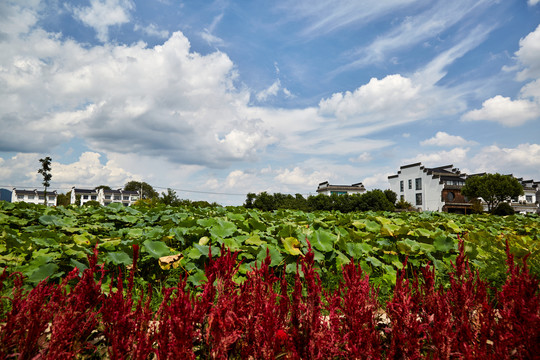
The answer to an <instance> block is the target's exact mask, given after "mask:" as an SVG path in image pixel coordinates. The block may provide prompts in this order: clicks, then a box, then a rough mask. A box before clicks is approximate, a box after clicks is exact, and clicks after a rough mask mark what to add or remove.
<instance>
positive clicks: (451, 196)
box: [446, 191, 455, 201]
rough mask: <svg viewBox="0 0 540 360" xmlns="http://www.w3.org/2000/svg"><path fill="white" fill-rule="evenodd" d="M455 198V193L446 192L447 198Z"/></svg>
mask: <svg viewBox="0 0 540 360" xmlns="http://www.w3.org/2000/svg"><path fill="white" fill-rule="evenodd" d="M454 198H455V195H454V193H453V192H451V191H450V192H449V193H448V194H446V200H448V201H453V200H454Z"/></svg>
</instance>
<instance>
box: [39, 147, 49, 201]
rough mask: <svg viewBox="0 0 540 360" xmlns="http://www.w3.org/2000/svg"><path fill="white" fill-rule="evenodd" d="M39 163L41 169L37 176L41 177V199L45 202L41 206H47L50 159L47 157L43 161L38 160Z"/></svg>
mask: <svg viewBox="0 0 540 360" xmlns="http://www.w3.org/2000/svg"><path fill="white" fill-rule="evenodd" d="M39 162H40V163H41V169H39V170H38V174H41V175H43V183H42V184H43V187H44V191H43V195H44V196H43V197H44V198H45V200H44V201H43V204H44V205H45V206H47V188H48V187H49V186H50V185H51V179H52V174H51V158H50V156H47V157H46V158H44V159H39Z"/></svg>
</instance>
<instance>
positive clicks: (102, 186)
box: [94, 185, 112, 190]
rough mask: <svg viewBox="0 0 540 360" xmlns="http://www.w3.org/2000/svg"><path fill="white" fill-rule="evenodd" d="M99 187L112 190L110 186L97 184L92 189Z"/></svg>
mask: <svg viewBox="0 0 540 360" xmlns="http://www.w3.org/2000/svg"><path fill="white" fill-rule="evenodd" d="M99 189H103V190H112V189H111V187H110V186H108V185H99V186H96V187H95V188H94V190H99Z"/></svg>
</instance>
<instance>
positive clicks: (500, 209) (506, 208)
mask: <svg viewBox="0 0 540 360" xmlns="http://www.w3.org/2000/svg"><path fill="white" fill-rule="evenodd" d="M491 213H492V214H493V215H500V216H505V215H514V213H515V211H514V209H513V208H512V206H510V204H509V203H506V202H502V203H500V204H499V205H497V207H496V208H494V209H493V210H492V211H491Z"/></svg>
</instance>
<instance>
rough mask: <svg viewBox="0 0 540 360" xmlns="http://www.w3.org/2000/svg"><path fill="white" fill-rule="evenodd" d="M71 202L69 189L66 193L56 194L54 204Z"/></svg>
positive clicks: (64, 204) (60, 204) (63, 204)
mask: <svg viewBox="0 0 540 360" xmlns="http://www.w3.org/2000/svg"><path fill="white" fill-rule="evenodd" d="M70 202H71V191H69V192H68V193H67V194H58V195H57V196H56V206H68V205H69V204H70Z"/></svg>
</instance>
